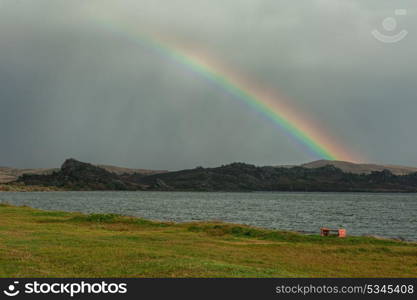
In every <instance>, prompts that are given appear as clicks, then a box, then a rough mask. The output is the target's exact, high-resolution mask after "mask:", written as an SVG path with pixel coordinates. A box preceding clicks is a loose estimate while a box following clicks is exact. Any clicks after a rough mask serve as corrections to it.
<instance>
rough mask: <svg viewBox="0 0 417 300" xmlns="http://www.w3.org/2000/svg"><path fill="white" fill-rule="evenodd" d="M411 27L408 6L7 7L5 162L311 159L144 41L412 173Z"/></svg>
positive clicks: (195, 1)
mask: <svg viewBox="0 0 417 300" xmlns="http://www.w3.org/2000/svg"><path fill="white" fill-rule="evenodd" d="M397 9H403V11H402V12H403V13H399V14H396V10H397ZM404 10H405V11H404ZM397 12H398V11H397ZM404 12H406V14H405V15H404ZM387 18H391V19H387ZM384 20H385V22H384ZM393 20H395V21H396V22H397V23H396V24H393ZM126 24H128V28H129V32H130V33H129V34H128V33H127V32H126V29H125V28H126ZM394 25H397V27H396V28H394V27H395V26H394ZM416 29H417V3H416V2H415V1H414V0H401V1H391V0H367V1H361V0H350V1H344V0H299V1H294V0H229V1H221V0H170V1H167V0H118V1H115V0H113V1H110V0H71V1H68V0H37V1H30V0H0V45H1V48H0V49H1V51H0V87H1V88H0V166H13V167H20V168H37V167H57V166H59V165H60V164H61V163H62V162H63V161H64V160H65V159H66V158H69V157H74V158H77V159H79V160H82V161H88V162H92V163H100V164H113V165H120V166H127V167H132V168H133V167H134V168H149V169H164V170H177V169H183V168H192V167H195V166H206V167H210V166H218V165H221V164H226V163H231V162H236V161H240V162H247V163H252V164H256V165H280V164H299V163H305V162H308V161H312V160H315V159H317V158H318V157H316V156H314V155H311V153H310V152H309V151H306V149H305V147H302V146H300V144H299V143H297V142H296V141H294V139H292V138H291V137H289V136H288V133H287V132H285V130H283V129H282V128H278V127H277V126H275V125H274V124H272V123H271V122H270V121H269V120H268V119H267V118H265V116H263V115H262V114H260V113H257V112H256V111H254V110H253V109H250V108H248V107H246V106H245V105H242V104H241V103H239V101H236V99H233V96H231V95H230V94H228V93H227V92H226V91H225V90H224V89H222V88H221V87H219V86H216V85H215V84H212V83H210V82H208V81H207V80H206V79H205V78H203V76H201V74H196V73H195V72H193V71H192V70H190V69H189V68H187V66H184V65H181V64H178V63H175V62H173V61H172V59H170V58H169V57H167V56H164V55H161V53H158V51H156V50H155V49H152V47H149V45H146V44H144V43H141V42H140V39H139V37H140V36H141V35H147V36H155V37H158V38H161V37H163V39H164V40H165V41H167V43H168V44H169V43H172V45H174V46H175V47H176V46H178V47H181V48H182V49H186V51H190V52H192V53H197V54H201V55H202V56H203V57H209V58H210V61H214V62H216V65H221V66H223V67H224V68H226V69H227V70H229V71H230V73H231V74H236V75H237V76H239V77H242V78H245V81H246V82H251V84H253V85H256V87H257V89H261V90H265V91H268V93H271V94H272V95H274V97H276V99H277V101H285V102H286V103H287V104H288V105H289V106H291V107H293V108H294V109H296V111H297V113H298V112H299V114H300V116H303V117H305V118H306V119H308V120H309V122H310V123H311V124H314V125H315V126H317V127H318V128H321V131H322V132H323V133H324V134H326V136H328V137H329V138H330V139H331V140H334V143H337V144H338V145H341V146H342V147H344V148H345V149H346V151H347V152H350V153H354V154H355V155H356V157H358V160H359V161H362V162H372V163H384V164H401V165H410V166H417V155H416V153H417V139H416V138H415V130H416V128H417V118H416V112H417V84H416V78H417V68H416V65H417V58H416V48H417V38H416ZM374 30H378V31H379V32H380V33H381V34H383V36H386V37H392V36H396V35H398V34H400V33H401V31H403V30H407V32H408V35H407V36H406V37H405V38H403V39H402V40H400V41H398V42H396V43H385V42H383V41H381V40H378V39H377V38H375V36H374V35H373V34H372V32H373V31H374ZM282 99H284V100H282Z"/></svg>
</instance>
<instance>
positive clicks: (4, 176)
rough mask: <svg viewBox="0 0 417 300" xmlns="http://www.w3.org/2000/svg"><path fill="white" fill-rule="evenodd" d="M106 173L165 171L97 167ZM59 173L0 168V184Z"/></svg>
mask: <svg viewBox="0 0 417 300" xmlns="http://www.w3.org/2000/svg"><path fill="white" fill-rule="evenodd" d="M97 167H100V168H102V169H104V170H106V171H109V172H112V173H115V174H118V175H122V174H135V173H138V174H146V175H150V174H158V173H164V172H167V171H165V170H147V169H131V168H124V167H116V166H111V165H97ZM56 171H59V168H49V169H47V168H40V169H18V168H9V167H0V184H1V183H7V182H12V181H15V180H17V178H19V177H20V176H22V175H23V174H34V175H46V174H52V173H53V172H56Z"/></svg>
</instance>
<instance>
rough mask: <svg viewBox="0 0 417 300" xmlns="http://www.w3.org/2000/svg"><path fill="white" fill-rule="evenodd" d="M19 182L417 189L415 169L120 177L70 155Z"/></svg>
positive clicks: (81, 186) (91, 186)
mask: <svg viewBox="0 0 417 300" xmlns="http://www.w3.org/2000/svg"><path fill="white" fill-rule="evenodd" d="M18 181H19V182H20V183H23V184H25V185H36V186H52V187H59V188H65V189H69V190H154V191H321V192H417V173H411V174H407V175H395V174H393V173H392V172H391V171H389V170H382V171H374V172H371V173H370V174H354V173H348V172H344V171H342V170H341V169H339V168H337V167H335V166H334V165H325V166H322V167H318V168H305V167H298V166H296V167H268V166H266V167H257V166H254V165H249V164H245V163H233V164H229V165H223V166H221V167H218V168H202V167H198V168H195V169H190V170H182V171H177V172H166V173H160V174H152V175H146V174H139V173H133V174H121V175H120V174H116V173H112V172H109V171H107V170H105V169H103V168H100V167H98V166H94V165H91V164H88V163H83V162H79V161H77V160H75V159H68V160H66V161H65V162H64V164H63V165H62V167H61V169H59V170H58V171H56V172H54V173H52V174H46V175H33V174H32V175H30V174H25V175H23V176H21V177H20V178H19V180H18Z"/></svg>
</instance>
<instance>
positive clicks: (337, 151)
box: [94, 15, 359, 162]
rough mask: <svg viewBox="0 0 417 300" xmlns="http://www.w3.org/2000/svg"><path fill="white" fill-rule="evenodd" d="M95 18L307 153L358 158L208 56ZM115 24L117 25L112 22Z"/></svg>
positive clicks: (322, 157) (350, 159)
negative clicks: (224, 94)
mask: <svg viewBox="0 0 417 300" xmlns="http://www.w3.org/2000/svg"><path fill="white" fill-rule="evenodd" d="M94 18H96V19H97V20H99V24H100V27H105V28H106V30H107V31H110V32H113V33H116V34H119V35H123V36H124V37H126V38H128V39H129V40H130V41H133V42H135V43H139V44H141V45H145V46H146V47H150V48H151V49H152V50H156V51H157V52H158V53H159V54H160V55H163V56H166V57H168V58H169V59H171V60H173V61H175V62H177V63H179V64H181V65H183V66H185V67H187V68H188V69H189V70H191V71H193V72H194V73H197V74H199V75H200V76H202V77H204V78H206V79H207V80H209V81H210V82H212V83H214V84H215V85H217V86H218V87H220V88H222V89H223V90H224V91H226V92H227V93H229V94H231V95H233V96H234V98H235V99H237V100H239V101H240V102H243V103H244V104H246V105H247V106H248V107H250V108H251V109H252V110H254V111H256V112H258V113H260V114H261V115H263V116H264V117H266V118H267V119H268V120H270V121H271V122H272V123H273V124H274V125H276V126H277V127H279V128H280V129H282V130H284V133H285V134H286V135H287V136H290V137H291V138H292V139H294V140H295V141H296V142H297V143H298V144H300V145H302V146H303V148H304V149H305V150H306V152H308V153H309V154H310V155H312V156H313V157H315V158H321V159H328V160H346V161H352V162H356V161H359V160H358V159H357V158H356V157H355V156H353V155H352V154H351V153H348V152H347V151H346V147H344V146H342V145H340V143H338V142H336V139H334V138H330V137H329V136H328V135H326V134H325V130H323V129H320V128H318V127H317V126H316V125H315V124H314V123H313V122H311V121H307V120H308V118H307V117H306V116H302V115H300V113H299V110H297V109H294V107H293V106H291V105H289V104H288V103H286V102H285V103H284V102H283V101H282V99H280V100H281V101H278V99H276V98H274V97H270V96H269V95H265V93H264V92H263V91H261V90H260V89H259V88H255V87H254V86H251V84H248V83H245V82H244V81H243V80H241V79H239V78H238V76H236V75H232V74H230V72H227V71H225V70H224V69H222V68H221V67H219V66H218V65H216V64H215V63H213V62H212V61H210V60H209V59H207V57H204V58H200V57H199V56H197V55H195V54H192V53H191V52H190V51H186V50H181V48H180V47H174V46H173V45H172V43H169V42H165V41H164V40H162V39H160V38H157V37H155V36H153V35H152V36H149V35H144V34H142V33H141V32H139V31H138V30H136V27H135V26H134V25H131V24H130V25H126V26H122V24H119V23H123V22H117V21H113V22H112V21H111V19H101V18H98V17H97V15H94ZM113 23H115V24H114V25H113ZM119 25H120V26H119Z"/></svg>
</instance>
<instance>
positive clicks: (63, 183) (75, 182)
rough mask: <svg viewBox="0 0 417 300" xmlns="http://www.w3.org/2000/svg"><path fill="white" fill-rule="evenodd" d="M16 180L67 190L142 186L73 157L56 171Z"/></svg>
mask: <svg viewBox="0 0 417 300" xmlns="http://www.w3.org/2000/svg"><path fill="white" fill-rule="evenodd" d="M18 182H22V183H24V184H26V185H38V186H55V187H60V188H65V189H69V190H140V189H142V186H141V185H140V184H138V183H133V182H130V181H129V180H126V179H125V178H123V177H122V176H121V175H118V174H116V173H111V172H109V171H107V170H105V169H103V168H100V167H97V166H94V165H92V164H89V163H83V162H80V161H77V160H75V159H67V160H66V161H65V162H64V163H63V164H62V166H61V168H60V169H59V170H58V171H55V172H53V173H52V174H47V175H33V174H24V175H22V176H21V177H19V179H18Z"/></svg>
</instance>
